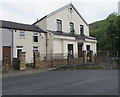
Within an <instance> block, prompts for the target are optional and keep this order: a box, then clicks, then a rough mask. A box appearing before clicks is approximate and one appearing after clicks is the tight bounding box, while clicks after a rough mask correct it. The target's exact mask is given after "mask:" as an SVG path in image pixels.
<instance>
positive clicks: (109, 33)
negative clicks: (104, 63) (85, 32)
mask: <svg viewBox="0 0 120 97" xmlns="http://www.w3.org/2000/svg"><path fill="white" fill-rule="evenodd" d="M117 22H118V16H117V15H116V14H115V13H112V14H110V15H109V16H108V17H107V18H106V19H105V20H101V21H97V22H94V23H91V24H89V26H90V35H91V36H93V37H96V38H97V41H98V43H97V50H98V52H99V53H100V52H103V51H111V52H113V50H116V49H117V47H116V48H113V47H115V46H116V45H117V41H116V37H117V36H118V26H117ZM114 53H115V52H114Z"/></svg>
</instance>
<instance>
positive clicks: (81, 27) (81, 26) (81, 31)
mask: <svg viewBox="0 0 120 97" xmlns="http://www.w3.org/2000/svg"><path fill="white" fill-rule="evenodd" d="M80 35H84V26H83V25H80Z"/></svg>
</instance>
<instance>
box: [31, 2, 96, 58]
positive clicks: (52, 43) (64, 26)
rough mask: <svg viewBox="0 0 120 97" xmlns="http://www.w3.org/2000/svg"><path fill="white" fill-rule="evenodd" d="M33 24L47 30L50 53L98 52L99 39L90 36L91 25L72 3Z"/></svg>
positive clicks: (78, 54)
mask: <svg viewBox="0 0 120 97" xmlns="http://www.w3.org/2000/svg"><path fill="white" fill-rule="evenodd" d="M33 25H37V26H39V27H41V28H42V29H43V30H45V31H47V32H48V33H47V43H48V45H47V51H46V55H49V54H53V55H54V54H68V53H70V55H71V56H75V55H76V54H77V56H78V57H79V56H81V55H82V51H83V50H84V51H87V52H89V51H90V50H91V51H93V54H96V53H97V51H96V43H97V40H96V38H94V37H91V36H89V25H88V24H87V22H86V21H85V20H84V18H83V17H82V16H81V15H80V13H79V12H78V11H77V9H76V8H75V7H74V5H73V4H72V3H70V4H68V5H66V6H64V7H62V8H60V9H58V10H56V11H54V12H52V13H50V14H48V15H46V16H45V17H43V18H41V19H40V20H38V21H36V22H35V23H34V24H33Z"/></svg>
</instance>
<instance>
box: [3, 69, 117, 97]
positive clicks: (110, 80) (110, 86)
mask: <svg viewBox="0 0 120 97" xmlns="http://www.w3.org/2000/svg"><path fill="white" fill-rule="evenodd" d="M38 71H39V70H38ZM2 82H3V83H2V89H3V90H2V93H3V95H118V70H66V71H62V70H61V71H49V72H36V73H29V74H26V75H20V76H12V77H11V76H9V77H3V79H2ZM103 97H104V96H103Z"/></svg>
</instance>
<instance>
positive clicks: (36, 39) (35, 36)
mask: <svg viewBox="0 0 120 97" xmlns="http://www.w3.org/2000/svg"><path fill="white" fill-rule="evenodd" d="M33 42H38V34H37V33H34V34H33Z"/></svg>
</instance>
